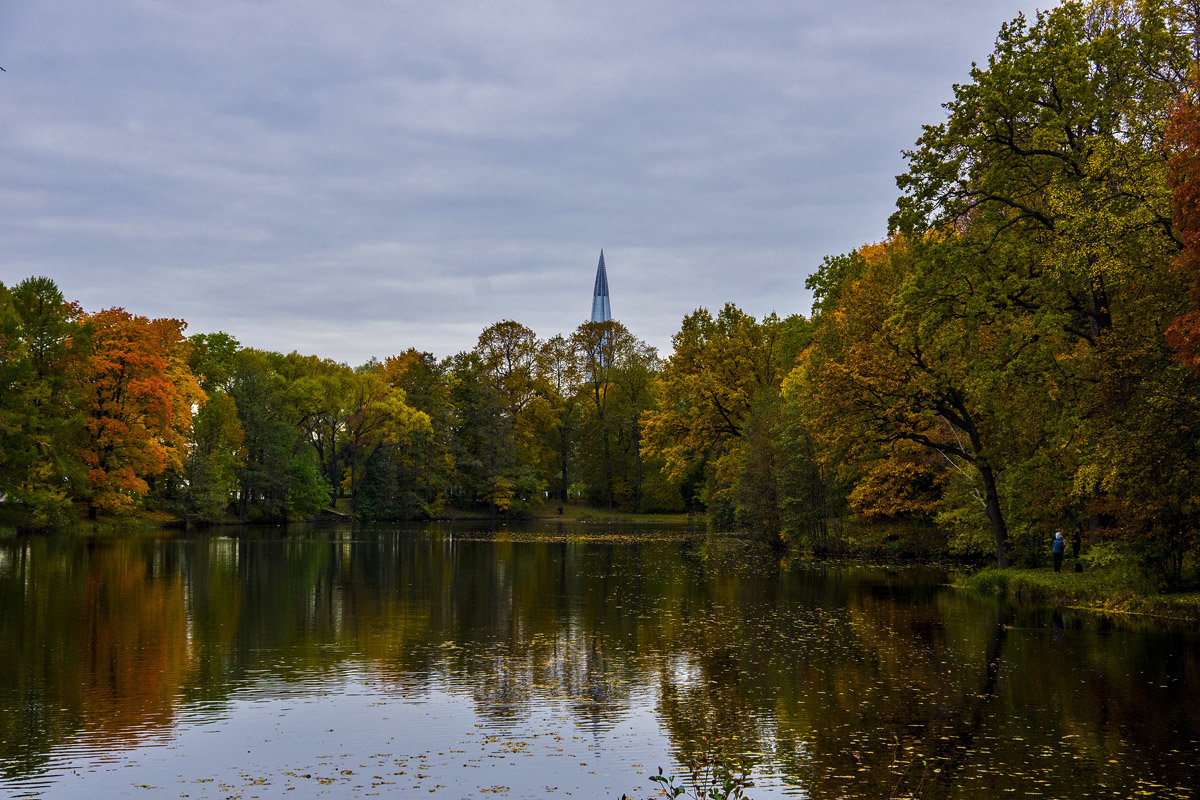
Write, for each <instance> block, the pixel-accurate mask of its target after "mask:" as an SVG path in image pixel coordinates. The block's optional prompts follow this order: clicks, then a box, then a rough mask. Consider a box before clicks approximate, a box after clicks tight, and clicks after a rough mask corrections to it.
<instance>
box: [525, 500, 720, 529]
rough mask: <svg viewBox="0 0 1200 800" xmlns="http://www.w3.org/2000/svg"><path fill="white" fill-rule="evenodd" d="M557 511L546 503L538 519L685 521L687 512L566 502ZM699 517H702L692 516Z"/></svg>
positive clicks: (553, 506) (556, 508) (653, 522)
mask: <svg viewBox="0 0 1200 800" xmlns="http://www.w3.org/2000/svg"><path fill="white" fill-rule="evenodd" d="M562 509H563V512H562V514H561V515H560V514H559V513H558V506H557V505H554V504H552V503H547V504H546V505H545V507H544V508H542V510H541V513H539V514H538V517H539V518H540V519H562V520H569V521H571V522H640V523H650V524H659V523H686V522H687V521H688V515H687V514H638V513H635V512H632V511H618V510H616V509H612V508H595V507H593V506H585V505H576V504H567V505H565V506H563V507H562ZM693 519H700V520H701V521H703V517H699V518H696V517H693Z"/></svg>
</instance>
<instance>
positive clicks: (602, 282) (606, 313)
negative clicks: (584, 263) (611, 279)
mask: <svg viewBox="0 0 1200 800" xmlns="http://www.w3.org/2000/svg"><path fill="white" fill-rule="evenodd" d="M610 319H612V311H611V309H609V307H608V273H607V272H605V271H604V251H603V250H601V251H600V263H599V264H597V265H596V288H595V290H594V291H593V292H592V322H608V321H609V320H610Z"/></svg>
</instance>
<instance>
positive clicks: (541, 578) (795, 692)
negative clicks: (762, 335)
mask: <svg viewBox="0 0 1200 800" xmlns="http://www.w3.org/2000/svg"><path fill="white" fill-rule="evenodd" d="M946 578H947V576H946V574H945V573H944V572H942V571H939V570H937V569H920V568H906V569H887V568H867V567H847V566H843V567H838V566H832V567H831V566H824V567H814V566H811V565H806V564H804V563H800V562H789V561H788V560H787V559H782V560H781V558H780V557H779V556H778V555H773V554H769V553H764V552H760V551H759V550H757V549H756V548H754V547H753V546H751V545H750V544H747V543H745V542H743V541H740V540H738V539H736V538H732V537H717V536H705V535H703V534H695V533H688V532H686V531H684V530H682V529H679V530H671V529H663V528H638V529H633V528H609V527H599V526H594V525H592V526H577V527H575V528H570V527H568V528H567V529H565V530H564V529H563V528H562V527H560V526H545V527H532V528H528V529H524V530H520V531H517V530H501V531H498V532H492V531H482V530H472V529H471V528H469V527H464V526H456V527H447V526H431V527H423V528H416V527H410V528H395V527H389V528H354V529H350V528H344V529H326V530H309V531H300V532H296V531H289V532H286V533H285V532H284V531H283V529H272V530H267V531H251V532H248V533H245V534H244V535H240V536H238V537H227V536H187V537H182V536H167V535H164V536H162V537H146V536H138V537H128V538H122V537H111V538H102V539H77V538H76V539H41V538H38V539H18V540H14V541H9V542H5V543H2V544H0V654H2V656H3V660H2V661H0V665H2V667H0V793H3V794H6V795H11V796H16V797H45V798H79V797H88V798H92V797H95V798H100V797H134V798H158V797H190V798H307V797H331V798H332V797H336V798H360V797H361V798H366V797H430V796H432V797H439V798H440V797H446V798H466V797H471V798H475V797H505V798H541V797H577V798H578V797H582V798H614V799H615V798H617V797H619V796H620V795H621V793H623V792H625V793H628V794H630V796H633V797H638V798H645V797H650V796H653V794H654V792H653V786H652V784H651V783H650V782H649V780H648V777H649V775H651V774H656V773H657V770H658V768H659V767H660V766H661V767H663V768H664V769H665V770H666V771H668V772H676V773H678V772H680V764H682V763H686V762H687V761H689V760H691V759H695V758H698V757H704V756H710V757H711V756H720V757H721V758H723V759H726V760H727V761H729V762H730V763H737V764H740V765H742V766H743V767H745V768H747V769H750V770H752V774H753V777H754V780H755V784H756V785H755V787H754V788H753V789H751V790H749V792H748V794H749V796H750V797H752V798H756V799H757V800H762V798H780V797H809V798H831V799H832V798H901V797H914V796H915V797H921V798H972V799H973V800H979V799H980V798H984V797H1020V798H1131V797H1160V798H1185V797H1195V796H1197V795H1198V793H1200V758H1198V756H1200V649H1198V647H1197V645H1198V644H1200V639H1198V638H1197V636H1196V634H1194V633H1193V632H1190V631H1187V630H1181V629H1175V628H1170V627H1167V626H1163V625H1160V624H1155V623H1151V622H1147V621H1145V620H1138V619H1130V620H1119V621H1111V620H1105V619H1103V618H1099V617H1093V616H1089V615H1082V614H1073V613H1062V614H1059V613H1054V612H1052V611H1050V610H1038V609H1022V610H1015V609H1012V608H1009V607H1007V606H1005V605H1002V604H997V603H996V602H990V601H985V600H981V599H978V598H972V597H970V596H967V595H965V594H963V593H961V592H958V591H955V590H953V589H949V588H946V587H945V582H946Z"/></svg>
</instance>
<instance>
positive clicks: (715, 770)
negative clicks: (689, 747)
mask: <svg viewBox="0 0 1200 800" xmlns="http://www.w3.org/2000/svg"><path fill="white" fill-rule="evenodd" d="M650 780H652V781H654V782H655V783H656V784H658V791H659V796H660V797H668V798H671V799H672V800H674V798H678V797H686V798H692V800H750V798H749V797H747V796H746V793H745V790H746V789H750V788H753V786H754V782H753V781H751V780H750V772H749V770H747V769H746V768H745V767H734V766H733V765H731V764H730V763H729V762H728V761H726V760H725V759H724V758H722V757H721V756H705V757H703V758H699V759H695V760H693V761H690V762H688V764H687V777H686V778H678V777H676V776H675V775H667V774H664V773H663V769H662V767H659V768H658V774H657V775H651V776H650ZM621 800H633V799H632V798H630V797H629V796H628V795H624V794H623V795H621Z"/></svg>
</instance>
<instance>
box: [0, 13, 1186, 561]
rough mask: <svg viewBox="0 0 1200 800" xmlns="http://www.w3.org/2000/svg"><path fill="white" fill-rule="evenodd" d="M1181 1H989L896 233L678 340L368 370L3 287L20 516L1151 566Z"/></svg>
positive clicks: (902, 204)
mask: <svg viewBox="0 0 1200 800" xmlns="http://www.w3.org/2000/svg"><path fill="white" fill-rule="evenodd" d="M1198 13H1200V12H1198V11H1197V9H1196V7H1195V4H1194V3H1191V2H1183V0H1125V1H1123V2H1122V1H1119V0H1092V2H1074V3H1064V4H1063V5H1061V6H1059V7H1057V8H1054V9H1053V10H1050V11H1046V12H1040V13H1039V14H1037V16H1036V17H1035V18H1032V19H1028V18H1025V17H1018V18H1017V19H1015V20H1013V21H1012V22H1010V23H1008V24H1006V25H1005V26H1003V27H1002V29H1001V30H1000V32H999V34H998V37H997V39H996V47H995V51H994V52H993V54H992V55H991V56H990V57H989V58H988V60H987V62H986V63H985V64H978V65H975V66H974V67H973V69H972V71H971V73H970V76H969V80H968V81H967V82H966V83H963V84H961V85H956V86H955V87H954V88H953V97H952V99H950V100H949V101H948V102H947V103H946V104H945V110H946V114H945V119H944V120H943V121H941V122H939V123H936V124H931V125H928V126H926V127H925V129H924V133H923V135H922V136H921V138H920V139H919V140H918V141H917V143H916V144H915V146H914V147H913V149H912V150H910V151H908V152H906V154H905V155H906V158H907V163H908V169H907V171H906V173H905V174H903V175H901V176H900V177H899V179H898V184H899V187H900V192H901V194H900V197H899V200H898V203H897V211H896V212H895V214H894V215H893V216H892V217H891V219H890V221H889V229H890V231H891V233H890V234H889V237H888V238H887V239H886V240H885V241H883V242H879V243H873V244H867V245H863V246H862V247H859V248H857V249H856V250H854V251H852V252H850V253H846V254H843V255H838V256H830V257H828V258H826V259H825V261H824V263H823V264H822V265H820V267H819V268H818V269H817V270H816V272H815V273H813V274H812V275H811V276H810V277H809V278H808V279H807V286H808V288H809V289H810V290H811V291H812V292H813V296H814V303H813V309H812V315H811V318H804V317H801V316H799V315H791V316H787V317H784V318H781V317H778V316H775V315H770V316H768V317H766V318H765V319H761V320H759V319H756V318H754V317H752V316H750V315H748V314H746V313H744V312H743V311H742V310H740V309H739V308H737V307H736V306H735V305H733V304H727V305H725V306H724V307H723V308H721V309H720V310H719V311H717V312H716V313H712V312H710V311H708V310H706V309H700V310H697V311H696V312H694V313H692V314H690V315H688V316H687V317H686V318H685V319H683V321H682V323H681V325H680V328H679V331H678V332H677V333H676V334H675V336H674V339H673V352H672V353H671V355H670V356H669V357H667V358H665V359H664V358H660V357H659V356H658V354H657V353H656V352H655V351H654V350H653V349H652V348H650V347H649V346H647V345H646V344H645V343H644V342H642V341H640V340H639V339H637V338H636V336H634V335H633V334H632V333H631V332H630V331H629V330H628V329H626V328H625V327H624V326H623V325H622V324H621V323H619V322H608V323H584V324H583V325H581V326H580V327H579V328H577V329H576V330H575V331H573V332H571V333H569V334H560V335H557V336H554V337H553V338H550V339H545V340H543V339H541V338H539V337H538V336H537V335H536V334H535V333H534V332H533V331H532V330H530V329H529V328H527V327H525V326H524V325H521V324H519V323H518V322H515V321H511V320H506V321H502V322H498V323H496V324H494V325H492V326H490V327H488V328H487V329H486V330H484V331H483V332H482V333H481V334H480V336H479V340H478V343H477V345H476V346H475V348H474V349H472V350H470V351H467V352H462V353H459V354H457V355H454V356H452V357H450V358H445V359H437V358H435V357H434V356H432V355H431V354H429V353H422V352H418V351H416V350H409V351H406V352H403V353H400V354H399V355H395V356H392V357H389V358H387V359H385V360H384V361H382V362H371V363H369V364H366V365H363V366H361V367H358V368H353V369H352V368H350V367H348V366H345V365H342V364H337V363H334V362H332V361H329V360H327V359H321V358H317V357H312V356H300V355H297V354H295V353H293V354H290V355H282V354H278V353H270V352H262V351H259V350H254V349H251V348H245V347H242V346H240V345H239V343H238V342H237V341H236V340H235V339H234V338H233V337H231V336H230V335H228V334H226V333H211V334H199V335H194V336H191V337H190V338H187V337H185V336H184V332H183V331H184V325H183V323H181V322H179V321H175V320H149V319H145V318H140V317H136V316H133V315H130V314H128V313H126V312H124V311H122V310H120V309H109V310H105V311H101V312H98V313H85V312H83V311H82V310H81V309H80V308H79V307H78V306H77V305H76V304H74V303H71V302H68V301H66V300H65V299H64V298H63V297H62V296H61V294H60V293H59V291H58V289H57V287H56V286H55V285H54V283H53V281H51V280H49V279H46V278H30V279H28V280H26V281H24V282H22V283H20V284H18V285H16V286H14V287H11V288H5V289H3V290H2V291H0V341H3V343H4V351H3V352H4V357H3V362H2V363H0V438H2V443H3V451H2V452H3V458H2V460H0V491H2V492H3V493H5V494H6V496H7V499H6V501H5V503H4V504H3V508H4V513H5V514H6V515H7V516H6V519H7V520H8V522H7V523H6V524H9V525H11V526H17V525H22V526H41V525H52V524H56V523H59V522H63V521H66V520H69V519H71V518H72V516H73V515H74V514H77V513H84V512H85V511H86V512H88V513H97V512H101V511H103V512H106V513H110V512H121V511H124V510H128V509H132V508H138V507H144V506H153V507H158V508H163V509H169V510H172V511H173V512H175V513H178V514H179V515H181V516H183V517H185V518H187V519H191V520H217V519H227V518H237V519H243V520H267V519H293V518H298V517H306V516H310V515H312V514H314V513H316V512H317V511H318V510H319V509H321V508H324V507H326V506H328V505H330V503H331V502H333V501H334V500H336V499H339V498H344V500H343V502H342V503H341V505H342V506H343V507H349V508H350V509H351V510H352V512H353V513H354V514H356V515H357V516H359V517H362V518H412V517H432V516H437V515H439V514H441V513H443V512H444V510H445V509H446V508H447V507H448V506H454V507H458V508H472V509H479V510H485V511H487V512H489V513H494V514H497V515H528V514H532V513H535V512H536V511H537V510H538V508H540V507H543V506H544V505H546V504H547V503H549V504H551V505H553V504H558V503H561V502H563V501H566V500H575V499H582V500H585V501H587V502H589V503H593V504H598V505H604V506H609V507H614V508H623V509H628V510H634V511H651V510H654V511H659V510H662V511H671V510H684V509H688V510H705V511H707V513H709V514H710V515H712V516H713V517H715V518H716V519H718V520H719V521H722V522H740V523H743V524H747V525H751V526H754V527H756V528H760V529H762V530H764V531H766V532H768V533H769V534H770V535H771V536H776V537H779V538H781V539H783V540H788V541H790V542H792V543H795V544H798V545H800V546H804V547H810V548H818V549H819V548H825V547H836V546H837V545H838V541H837V536H838V535H837V527H836V526H831V525H829V524H828V523H829V522H830V521H832V520H840V519H843V518H847V517H850V518H858V519H867V520H917V521H924V522H928V523H930V524H931V525H936V526H937V527H938V529H940V530H942V531H945V532H947V533H948V534H949V545H948V546H949V547H950V548H951V549H953V550H954V551H956V552H965V553H989V554H991V555H992V556H994V557H995V559H996V561H997V562H998V563H1000V564H1001V565H1005V564H1008V563H1021V562H1028V561H1035V560H1037V559H1038V558H1040V557H1041V554H1042V553H1044V550H1045V547H1046V543H1047V541H1048V537H1049V536H1050V535H1051V534H1052V532H1053V531H1054V530H1056V529H1062V530H1063V531H1064V532H1065V533H1066V534H1067V535H1068V538H1070V539H1072V540H1073V542H1074V544H1075V547H1076V548H1078V547H1079V545H1080V543H1081V542H1083V543H1089V544H1090V543H1096V542H1102V541H1103V542H1108V543H1111V544H1110V546H1113V547H1120V548H1125V549H1127V550H1129V551H1130V552H1133V553H1135V554H1137V555H1138V556H1139V557H1140V558H1141V560H1142V562H1143V564H1144V565H1146V566H1148V567H1151V568H1152V570H1153V571H1155V572H1157V573H1158V574H1159V575H1160V576H1162V577H1163V578H1164V579H1166V580H1171V581H1178V580H1180V579H1181V578H1182V577H1183V576H1184V575H1185V573H1186V572H1187V571H1188V570H1189V569H1191V568H1192V560H1193V558H1194V556H1195V554H1196V553H1197V549H1198V545H1200V535H1198V531H1200V488H1198V487H1200V457H1198V456H1200V452H1198V438H1197V436H1198V434H1200V406H1198V402H1200V400H1198V398H1200V376H1198V374H1197V364H1198V361H1200V310H1198V308H1200V105H1198V103H1200V100H1198V93H1197V89H1196V83H1195V69H1196V60H1197V52H1198V47H1200V32H1198V27H1197V14H1198Z"/></svg>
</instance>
